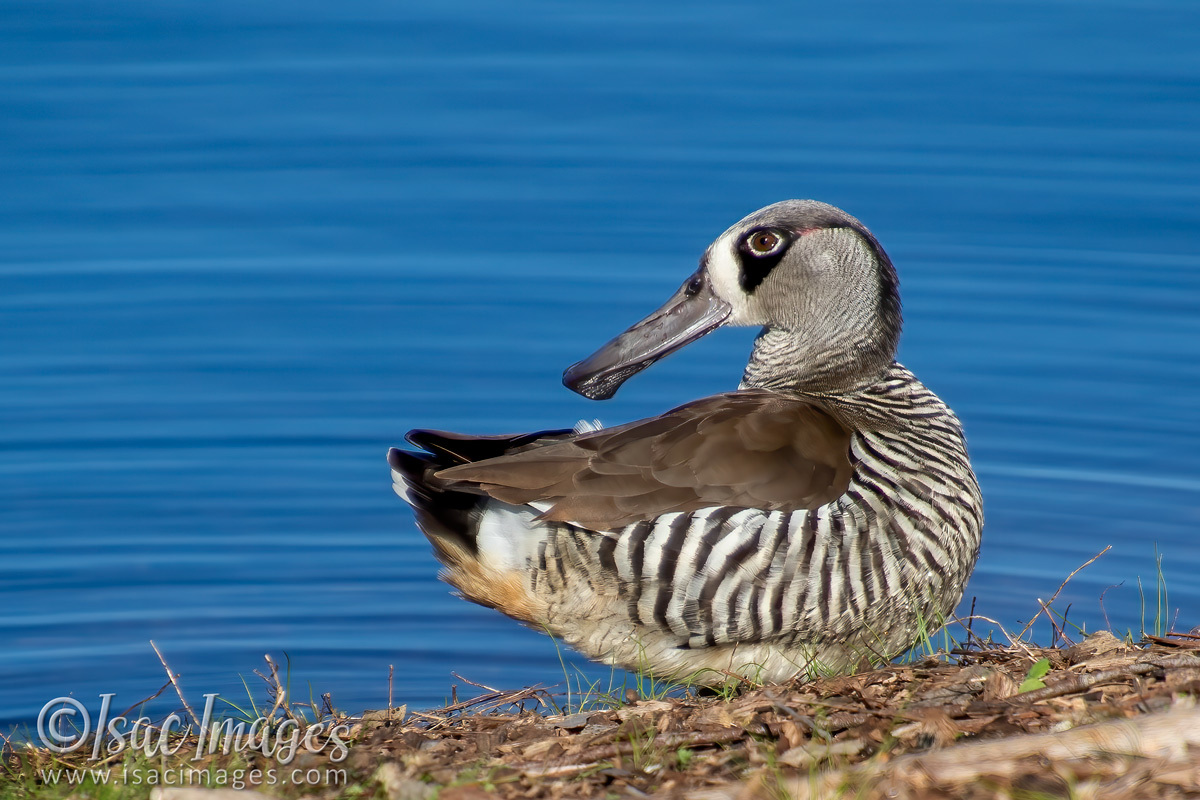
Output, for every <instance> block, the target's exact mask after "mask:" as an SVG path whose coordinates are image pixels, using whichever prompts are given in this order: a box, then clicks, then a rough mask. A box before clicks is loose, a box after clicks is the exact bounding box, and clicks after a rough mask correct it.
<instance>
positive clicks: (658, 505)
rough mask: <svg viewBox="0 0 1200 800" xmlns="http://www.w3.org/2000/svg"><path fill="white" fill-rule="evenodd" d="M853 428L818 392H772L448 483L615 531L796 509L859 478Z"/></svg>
mask: <svg viewBox="0 0 1200 800" xmlns="http://www.w3.org/2000/svg"><path fill="white" fill-rule="evenodd" d="M849 445H850V434H849V431H848V430H847V429H846V428H845V427H844V426H843V425H842V424H841V423H839V422H838V421H836V420H835V419H834V418H833V417H832V416H830V415H829V414H828V413H826V412H825V411H823V410H822V409H821V408H819V407H817V406H816V405H814V404H812V403H811V402H808V401H805V400H800V399H797V398H792V397H788V396H786V395H781V394H777V393H775V392H769V391H765V390H747V391H740V392H730V393H727V394H719V395H714V396H712V397H706V398H704V399H703V400H697V401H695V402H693V403H689V404H687V405H685V406H681V407H679V408H677V409H675V410H673V411H668V412H667V413H666V414H663V415H661V416H658V417H653V418H651V419H646V420H641V421H638V422H631V423H629V424H627V425H622V426H620V427H617V428H608V429H604V430H600V431H596V432H594V433H585V434H580V435H578V436H575V437H570V438H566V439H564V440H560V441H556V442H552V443H550V444H546V445H542V446H538V447H533V448H530V449H528V450H525V451H524V452H520V453H513V454H509V455H503V456H499V457H497V458H489V459H487V460H485V461H479V462H474V463H470V464H463V465H461V466H456V467H451V468H449V469H444V470H442V471H440V472H438V473H437V478H438V479H440V480H444V481H445V482H446V484H447V487H448V488H458V489H463V490H467V491H472V490H473V491H479V492H483V493H485V494H487V495H489V496H491V497H494V498H496V499H497V500H501V501H504V502H507V503H517V504H521V503H531V502H538V501H544V502H549V503H551V506H550V508H549V509H548V510H547V511H546V512H545V513H544V514H542V518H543V519H547V520H556V521H560V522H576V523H579V524H580V525H585V526H587V527H589V528H593V529H595V530H613V529H616V528H619V527H621V526H624V525H628V524H629V523H631V522H637V521H639V520H648V519H653V518H655V517H657V516H659V515H661V514H666V513H668V512H671V511H694V510H696V509H699V508H706V507H709V506H730V507H733V508H761V509H765V510H770V511H775V510H789V511H790V510H797V509H802V508H815V507H817V506H820V505H824V504H825V503H828V502H830V501H832V500H834V499H835V498H837V497H839V496H840V495H841V494H842V493H844V492H845V491H846V487H847V486H848V485H849V483H850V473H851V464H850V446H849Z"/></svg>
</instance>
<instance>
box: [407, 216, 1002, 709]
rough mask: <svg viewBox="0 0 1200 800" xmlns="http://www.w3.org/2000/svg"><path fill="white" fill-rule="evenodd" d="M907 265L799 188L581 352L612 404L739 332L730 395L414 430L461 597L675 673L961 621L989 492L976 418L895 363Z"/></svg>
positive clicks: (443, 552)
mask: <svg viewBox="0 0 1200 800" xmlns="http://www.w3.org/2000/svg"><path fill="white" fill-rule="evenodd" d="M901 322H902V320H901V307H900V295H899V280H898V277H897V273H896V270H895V268H894V266H893V264H892V261H891V259H890V258H889V257H888V255H887V253H885V252H884V249H883V247H882V246H881V245H880V243H879V242H878V240H877V239H876V238H875V236H874V235H873V234H872V233H871V232H870V231H869V230H868V229H867V228H866V226H865V225H863V224H862V223H861V222H860V221H859V220H858V219H856V218H855V217H853V216H851V215H849V214H848V213H846V212H845V211H842V210H841V209H839V208H836V207H834V206H831V205H828V204H826V203H821V202H818V201H815V200H787V201H784V202H779V203H775V204H773V205H769V206H767V207H765V208H762V209H760V210H758V211H755V212H754V213H752V214H750V215H748V216H747V217H745V218H744V219H742V220H741V221H739V222H737V223H736V224H734V225H733V226H732V227H730V228H729V229H728V230H726V231H725V232H724V233H722V234H721V235H720V236H718V237H717V239H716V240H715V241H714V242H713V243H712V244H711V245H710V246H709V247H708V249H707V250H705V251H704V254H703V256H702V257H701V259H700V264H699V268H698V269H697V270H696V271H695V272H694V273H693V274H692V275H691V276H690V277H688V278H687V280H686V281H684V283H683V284H682V286H681V287H680V288H679V290H678V291H676V292H675V293H674V294H673V295H672V296H671V297H670V299H668V300H667V302H666V304H665V305H663V306H662V307H661V308H659V309H658V310H657V311H655V312H653V313H652V314H650V315H649V316H648V317H646V318H645V319H643V320H642V321H640V322H637V323H636V324H634V325H633V326H632V327H630V328H628V329H627V330H626V331H625V332H624V333H621V334H620V335H618V336H617V337H616V338H614V339H612V340H611V341H609V342H608V343H607V344H605V345H604V346H603V347H601V348H600V349H599V350H597V351H596V352H595V353H593V354H592V355H590V356H588V357H587V358H585V359H584V360H582V361H579V362H578V363H575V364H573V365H571V366H570V367H569V368H568V369H567V370H566V371H565V372H564V374H563V383H564V384H565V385H566V386H567V387H568V388H570V389H572V390H573V391H575V392H577V393H579V394H581V395H583V396H585V397H588V398H591V399H594V400H603V399H607V398H610V397H612V396H613V395H614V394H615V393H616V392H617V390H618V389H619V388H620V387H621V386H622V384H624V383H625V382H626V381H627V380H629V379H630V378H631V377H632V376H634V375H635V374H637V373H638V372H641V371H642V370H644V369H646V368H647V367H649V366H651V365H652V364H654V363H655V362H656V361H658V360H659V359H661V358H663V357H665V356H667V355H669V354H670V353H672V352H675V351H677V350H679V349H680V348H682V347H684V346H686V345H687V344H689V343H691V342H693V341H695V340H697V339H699V338H700V337H702V336H705V335H707V334H708V333H710V332H712V331H714V330H716V329H717V328H720V327H723V326H755V327H759V328H761V330H760V331H759V333H758V335H757V337H756V338H755V340H754V344H753V347H752V350H751V353H750V357H749V361H748V363H747V365H746V367H745V369H744V372H743V374H742V379H741V383H740V385H739V386H738V387H737V389H736V390H733V391H728V392H724V393H721V394H716V395H712V396H710V397H705V398H702V399H698V400H695V401H692V402H689V403H686V404H684V405H681V406H679V407H678V408H674V409H672V410H669V411H666V412H665V413H663V414H660V415H658V416H655V417H651V418H648V419H642V420H637V421H634V422H629V423H626V424H622V425H617V426H615V427H609V428H596V427H595V426H592V425H584V424H581V425H579V426H576V427H575V428H572V429H565V428H564V429H556V430H546V431H538V432H533V433H520V434H512V435H500V436H495V435H486V436H485V435H470V434H462V433H451V432H445V431H432V430H413V431H411V432H409V433H408V435H407V437H406V439H407V441H408V442H409V444H411V445H412V446H413V448H414V449H396V448H393V449H391V450H390V451H389V453H388V461H389V464H390V466H391V470H392V478H393V483H394V488H395V490H396V492H397V493H398V494H399V495H400V496H401V497H402V498H403V499H405V500H406V501H407V502H408V504H409V505H410V506H411V507H412V510H413V512H414V513H415V517H416V522H417V525H418V526H419V527H420V529H421V530H422V531H423V532H424V534H425V536H426V537H427V538H428V539H429V541H430V543H431V544H432V546H433V551H434V554H435V555H436V557H437V559H438V560H439V561H440V562H441V564H442V565H443V570H442V573H441V577H442V579H443V580H445V581H446V582H447V583H449V584H450V585H451V586H453V587H454V589H456V590H457V592H458V593H459V594H460V595H461V596H462V597H463V598H465V599H467V600H470V601H472V602H475V603H478V604H480V605H483V606H487V607H490V608H494V609H497V610H498V611H500V612H502V613H503V614H506V615H507V616H509V617H512V618H514V619H516V620H519V621H520V622H522V623H525V624H526V625H528V626H530V627H532V628H534V629H536V630H539V631H542V632H545V633H549V634H550V635H552V636H554V637H556V638H557V639H559V640H561V641H563V642H565V643H567V644H568V645H570V646H571V647H573V648H574V649H576V650H577V651H579V652H580V653H582V654H584V655H585V656H587V657H588V658H590V659H593V660H596V661H600V662H603V663H606V664H611V665H614V666H616V667H621V668H625V669H628V670H635V671H639V672H641V673H642V674H646V673H648V674H650V675H652V676H655V677H657V678H661V679H664V680H669V681H677V682H685V683H693V684H698V685H717V684H723V683H726V682H727V681H729V680H731V679H735V680H741V681H754V682H757V683H779V682H784V681H789V680H793V679H798V680H809V679H812V678H815V677H818V676H822V675H836V674H846V673H850V672H854V671H857V670H859V669H864V668H867V667H868V666H874V665H878V664H881V663H885V662H887V661H889V660H890V659H893V658H895V657H897V656H898V655H900V654H902V653H904V652H905V651H907V650H908V649H909V648H910V647H912V646H913V644H914V643H915V641H916V640H918V639H919V638H920V637H921V636H928V635H930V634H931V633H932V632H933V631H935V630H936V629H937V628H938V627H939V626H941V625H942V624H944V623H945V622H946V621H947V620H948V619H949V618H950V616H951V615H952V614H953V611H954V609H955V607H956V605H957V604H958V602H959V600H960V599H961V597H962V594H963V590H964V587H965V586H966V582H967V579H968V578H969V576H970V574H971V572H972V570H973V569H974V566H975V562H976V559H977V557H978V553H979V544H980V538H981V533H982V529H983V502H982V497H981V494H980V490H979V484H978V482H977V480H976V478H975V474H974V472H973V471H972V468H971V462H970V459H969V457H968V453H967V446H966V440H965V437H964V434H963V428H962V425H961V423H960V421H959V419H958V417H957V416H956V415H955V414H954V412H953V411H951V410H950V408H949V407H947V405H946V404H945V403H943V402H942V400H940V399H939V398H938V397H937V395H935V394H934V393H933V392H932V391H930V390H929V389H928V388H926V387H925V385H924V384H922V383H921V382H920V381H919V380H918V379H917V378H916V376H915V375H913V373H912V372H910V371H909V370H908V369H906V368H905V367H904V366H902V365H901V364H900V363H898V362H897V361H896V351H897V346H898V343H899V339H900V330H901Z"/></svg>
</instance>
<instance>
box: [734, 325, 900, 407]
mask: <svg viewBox="0 0 1200 800" xmlns="http://www.w3.org/2000/svg"><path fill="white" fill-rule="evenodd" d="M894 352H895V351H894V349H893V348H892V347H888V346H887V345H886V344H885V343H883V342H880V341H878V340H872V339H871V338H870V337H868V336H855V335H853V334H851V333H849V332H847V334H846V335H845V336H843V337H841V338H830V337H828V336H826V337H816V336H806V335H804V334H799V333H797V332H796V331H789V330H783V329H778V328H764V329H763V331H762V333H760V334H759V335H758V338H756V339H755V340H754V350H753V351H752V352H751V353H750V361H749V362H748V363H747V364H746V371H745V372H744V373H743V374H742V384H741V387H740V388H743V389H772V390H774V391H777V392H821V393H827V392H833V393H841V392H849V391H854V390H855V389H859V388H861V387H863V386H866V385H869V384H871V383H873V382H875V381H877V380H879V379H880V377H881V376H882V375H883V374H884V373H885V372H886V371H887V370H888V368H889V367H890V366H891V364H892V362H893V361H894Z"/></svg>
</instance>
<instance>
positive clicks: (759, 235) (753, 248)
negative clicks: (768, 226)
mask: <svg viewBox="0 0 1200 800" xmlns="http://www.w3.org/2000/svg"><path fill="white" fill-rule="evenodd" d="M782 243H783V238H782V237H781V236H780V235H779V234H777V233H775V232H774V231H755V232H754V233H752V234H750V236H749V238H747V239H746V246H747V247H749V248H750V252H751V253H753V254H754V255H756V256H769V255H771V254H772V253H774V252H775V251H776V250H778V249H779V245H780V244H782Z"/></svg>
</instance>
